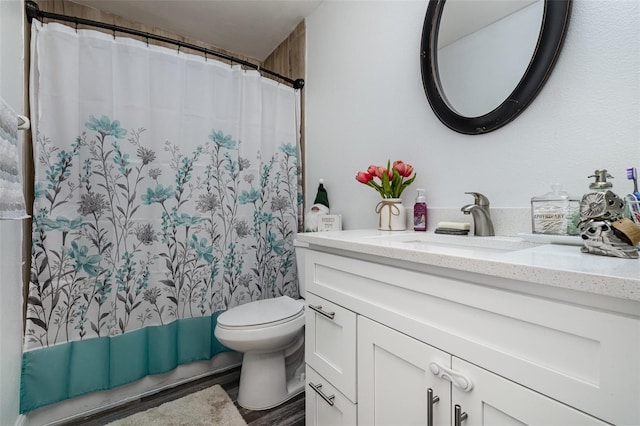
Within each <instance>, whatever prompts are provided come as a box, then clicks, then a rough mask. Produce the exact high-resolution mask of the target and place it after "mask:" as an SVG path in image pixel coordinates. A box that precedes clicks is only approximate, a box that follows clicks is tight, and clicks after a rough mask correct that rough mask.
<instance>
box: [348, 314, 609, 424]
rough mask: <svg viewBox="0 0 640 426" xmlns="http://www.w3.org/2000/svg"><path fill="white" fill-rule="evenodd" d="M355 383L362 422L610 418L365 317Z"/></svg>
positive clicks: (360, 330) (562, 421) (538, 421)
mask: <svg viewBox="0 0 640 426" xmlns="http://www.w3.org/2000/svg"><path fill="white" fill-rule="evenodd" d="M436 372H437V373H439V374H437V373H436ZM443 376H445V377H443ZM358 387H359V389H360V390H359V401H358V420H359V421H358V423H359V424H363V425H399V424H401V425H406V426H408V425H442V426H444V425H446V426H449V425H452V424H453V425H459V424H464V425H487V426H495V425H520V424H521V425H529V424H531V425H535V424H538V425H541V424H550V423H553V424H557V425H564V426H570V425H576V426H586V425H606V423H604V422H602V421H600V420H597V419H595V418H594V417H591V416H588V415H586V414H584V413H581V412H579V411H577V410H575V409H573V408H571V407H568V406H566V405H563V404H560V403H558V402H556V401H554V400H553V399H550V398H547V397H545V396H543V395H541V394H539V393H536V392H533V391H531V390H529V389H527V388H525V387H523V386H520V385H518V384H516V383H514V382H511V381H509V380H506V379H504V378H502V377H500V376H498V375H496V374H492V373H490V372H489V371H486V370H484V369H482V368H478V367H477V366H475V365H473V364H470V363H468V362H465V361H463V360H461V359H458V358H456V357H453V356H451V355H449V354H447V353H445V352H442V351H440V350H438V349H435V348H433V347H432V346H430V345H427V344H425V343H422V342H420V341H418V340H415V339H413V338H411V337H409V336H406V335H404V334H402V333H399V332H397V331H395V330H392V329H390V328H388V327H385V326H383V325H381V324H378V323H376V322H374V321H371V320H368V319H366V318H362V317H360V318H358Z"/></svg>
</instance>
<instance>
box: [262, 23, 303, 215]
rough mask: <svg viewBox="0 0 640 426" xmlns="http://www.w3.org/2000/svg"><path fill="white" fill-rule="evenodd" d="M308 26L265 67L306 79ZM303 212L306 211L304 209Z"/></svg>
mask: <svg viewBox="0 0 640 426" xmlns="http://www.w3.org/2000/svg"><path fill="white" fill-rule="evenodd" d="M305 59H306V25H305V22H304V21H302V22H300V23H299V24H298V26H297V27H296V28H295V29H294V30H293V32H292V33H291V34H289V37H287V38H286V39H285V40H284V41H283V42H282V43H281V44H280V45H279V46H278V47H277V48H276V49H275V50H274V51H273V52H272V53H271V55H269V57H268V58H267V59H265V61H264V64H263V66H264V67H265V68H267V69H270V70H272V71H275V72H277V73H278V74H282V75H283V76H285V77H289V78H292V79H296V78H306V61H305ZM304 92H305V91H304V89H302V90H301V91H300V173H301V175H302V182H303V188H304V181H305V180H304V177H305V131H304V129H305V108H304V105H305V94H304ZM303 211H306V210H305V209H304V208H303Z"/></svg>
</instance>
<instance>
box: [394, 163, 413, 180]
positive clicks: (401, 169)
mask: <svg viewBox="0 0 640 426" xmlns="http://www.w3.org/2000/svg"><path fill="white" fill-rule="evenodd" d="M393 168H394V169H395V170H397V171H398V174H400V176H402V177H409V176H411V173H413V166H412V165H411V164H408V163H405V162H403V161H400V160H398V161H394V162H393Z"/></svg>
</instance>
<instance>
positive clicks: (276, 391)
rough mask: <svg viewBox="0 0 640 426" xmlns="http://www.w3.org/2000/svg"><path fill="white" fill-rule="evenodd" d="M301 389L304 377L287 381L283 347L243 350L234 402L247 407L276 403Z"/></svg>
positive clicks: (292, 395)
mask: <svg viewBox="0 0 640 426" xmlns="http://www.w3.org/2000/svg"><path fill="white" fill-rule="evenodd" d="M302 391H304V377H303V376H301V374H294V376H293V377H292V378H290V379H289V380H288V381H287V376H286V365H285V357H284V351H277V352H270V353H253V352H246V353H245V354H244V359H243V361H242V371H241V372H240V386H239V390H238V405H240V406H241V407H244V408H247V409H249V410H267V409H269V408H273V407H276V406H278V405H280V404H282V403H283V402H285V401H287V400H288V399H291V398H293V397H294V396H296V395H298V394H299V393H300V392H302Z"/></svg>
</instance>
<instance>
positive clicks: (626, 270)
mask: <svg viewBox="0 0 640 426" xmlns="http://www.w3.org/2000/svg"><path fill="white" fill-rule="evenodd" d="M296 239H297V240H298V241H300V242H303V243H308V244H309V245H310V246H311V248H314V247H319V248H324V249H328V250H331V249H334V250H343V251H353V252H356V253H360V254H365V255H373V256H381V257H385V258H391V259H397V260H402V261H408V262H414V263H418V264H423V265H432V266H439V267H444V268H451V269H456V270H461V271H468V272H474V273H479V274H485V275H489V276H495V277H502V278H507V279H514V280H520V281H525V282H532V283H538V284H544V285H548V286H553V287H558V288H564V289H569V290H576V291H580V292H586V293H593V294H597V295H604V296H610V297H614V298H617V299H626V300H631V301H636V302H640V260H639V259H621V258H617V257H608V256H598V255H593V254H587V253H582V252H581V251H580V247H579V246H577V245H560V244H539V243H534V242H530V241H527V240H526V239H523V238H520V237H475V236H462V237H461V236H448V235H440V234H433V233H432V232H426V233H424V232H414V231H400V232H398V231H394V232H388V231H378V230H373V229H371V230H349V231H335V232H312V233H299V234H298V235H297V237H296ZM461 259H464V261H461Z"/></svg>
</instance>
